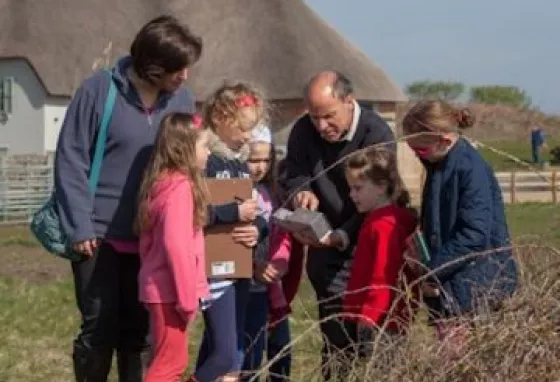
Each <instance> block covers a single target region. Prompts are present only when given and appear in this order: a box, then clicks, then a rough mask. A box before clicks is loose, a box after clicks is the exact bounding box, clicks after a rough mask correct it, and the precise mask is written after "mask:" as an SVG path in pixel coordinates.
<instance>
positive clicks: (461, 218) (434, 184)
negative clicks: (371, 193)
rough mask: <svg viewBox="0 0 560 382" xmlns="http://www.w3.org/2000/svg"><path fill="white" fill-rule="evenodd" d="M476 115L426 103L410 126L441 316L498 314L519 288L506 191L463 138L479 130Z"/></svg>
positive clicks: (435, 303) (413, 113)
mask: <svg viewBox="0 0 560 382" xmlns="http://www.w3.org/2000/svg"><path fill="white" fill-rule="evenodd" d="M473 123H474V119H473V117H472V114H471V113H470V111H469V110H468V109H463V110H457V109H456V108H455V107H453V106H451V105H449V104H447V103H445V102H443V101H422V102H419V103H418V104H416V105H415V106H414V107H413V108H412V109H411V110H410V111H409V112H408V113H407V114H406V116H405V118H404V120H403V130H404V133H405V134H406V135H411V134H419V133H426V134H423V135H420V136H414V137H411V138H409V139H408V140H407V142H408V144H409V146H410V148H411V149H412V150H413V151H414V152H415V153H416V155H417V156H418V157H419V158H420V160H421V161H422V163H423V164H424V166H425V168H426V171H427V178H426V183H425V185H424V190H423V196H422V219H421V226H422V229H423V231H424V234H425V237H426V241H427V245H428V247H429V250H430V253H431V258H430V260H429V261H428V263H427V264H426V266H427V268H428V270H429V271H430V272H432V275H433V276H432V278H431V281H433V283H434V285H435V288H434V289H431V288H424V290H425V293H426V292H428V293H430V292H431V293H430V294H431V295H432V297H433V300H432V302H433V304H432V305H433V306H431V307H432V308H433V309H434V312H435V313H436V314H437V315H438V316H439V317H452V316H459V315H464V314H476V313H480V312H481V311H482V310H486V311H487V309H488V308H489V309H491V310H493V309H497V308H498V307H499V306H500V304H501V302H502V301H503V300H504V299H505V298H507V297H509V296H510V295H511V294H512V293H513V292H514V290H515V288H516V286H517V266H516V264H515V261H514V259H513V257H512V250H511V241H510V236H509V232H508V226H507V222H506V217H505V212H504V203H503V200H502V192H501V190H500V187H499V185H498V182H497V180H496V177H495V176H494V172H493V170H492V168H490V166H489V165H488V164H487V163H486V162H485V161H484V159H483V158H482V157H481V155H480V154H479V153H478V152H477V151H476V150H475V149H474V148H473V147H472V146H471V145H470V144H469V143H468V141H467V140H465V139H464V138H462V137H461V136H460V134H459V132H458V131H459V129H464V128H468V127H470V126H472V125H473Z"/></svg>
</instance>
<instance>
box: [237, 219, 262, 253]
mask: <svg viewBox="0 0 560 382" xmlns="http://www.w3.org/2000/svg"><path fill="white" fill-rule="evenodd" d="M231 236H232V237H233V241H235V242H236V243H238V244H242V245H244V246H245V247H247V248H253V247H254V246H255V245H257V240H258V238H259V230H258V229H257V227H256V226H255V225H252V224H251V225H246V226H242V227H235V228H234V229H233V232H232V234H231Z"/></svg>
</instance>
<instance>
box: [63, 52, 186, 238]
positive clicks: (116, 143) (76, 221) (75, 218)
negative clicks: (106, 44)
mask: <svg viewBox="0 0 560 382" xmlns="http://www.w3.org/2000/svg"><path fill="white" fill-rule="evenodd" d="M130 66H131V59H130V58H129V57H125V58H123V59H121V60H119V62H118V63H117V65H116V66H115V67H114V68H113V70H112V77H113V81H114V82H115V85H116V87H117V90H118V92H117V98H116V100H115V107H114V109H113V114H112V118H111V123H110V124H109V126H108V131H107V142H106V147H105V153H104V156H103V164H102V165H101V171H100V175H99V185H98V187H97V191H96V193H95V195H90V193H89V191H88V181H87V177H88V173H89V169H90V164H91V161H92V159H93V155H92V154H93V151H94V146H95V141H96V137H97V132H98V130H99V124H100V121H101V117H102V115H103V107H104V105H105V100H106V98H107V93H108V91H109V83H110V82H109V81H110V78H109V76H108V75H107V73H106V72H105V71H99V72H97V73H95V74H93V75H92V76H91V77H89V78H88V79H86V80H85V81H84V82H83V83H82V85H81V86H80V88H79V89H78V90H77V91H76V93H75V94H74V97H73V98H72V101H71V102H70V105H69V106H68V110H67V111H66V117H65V118H64V123H63V124H62V129H61V131H60V135H59V137H58V145H57V149H56V159H55V163H54V170H55V171H54V172H55V177H54V178H55V179H54V181H55V189H56V202H57V209H58V213H59V216H60V221H61V224H62V227H63V229H64V232H65V233H66V235H67V236H68V238H69V240H70V242H72V243H75V242H78V241H82V240H86V239H93V238H96V237H101V238H109V239H121V240H129V239H134V238H135V235H134V233H133V230H132V228H133V227H132V226H133V224H132V223H133V220H134V216H135V214H136V202H137V193H138V189H139V188H140V181H141V179H142V174H143V172H144V168H145V166H146V164H147V162H148V159H149V157H150V153H151V151H152V147H153V143H154V140H155V137H156V134H157V132H158V129H159V123H160V121H161V119H162V118H163V117H164V116H165V115H166V114H168V113H170V112H193V111H194V98H193V97H192V95H191V93H190V92H189V91H188V90H187V89H186V88H185V87H181V88H180V89H178V90H177V91H176V92H175V93H173V94H170V93H162V94H161V95H160V97H159V98H158V100H157V102H156V105H155V107H154V109H153V110H145V109H144V107H143V105H142V102H141V100H140V97H139V95H138V92H137V91H136V89H135V88H134V86H133V85H132V84H131V82H130V81H129V79H128V77H127V75H126V72H127V70H128V69H129V68H130Z"/></svg>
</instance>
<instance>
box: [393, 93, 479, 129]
mask: <svg viewBox="0 0 560 382" xmlns="http://www.w3.org/2000/svg"><path fill="white" fill-rule="evenodd" d="M474 123H475V118H474V115H473V113H472V112H471V111H470V109H468V108H457V107H455V106H453V105H451V104H450V103H448V102H445V101H442V100H425V101H420V102H418V103H417V104H415V105H414V106H413V107H412V108H410V110H409V111H408V112H407V113H406V115H405V116H404V118H403V122H402V124H403V131H404V133H405V134H406V135H409V134H418V133H424V132H430V133H443V134H445V133H457V132H459V130H463V129H468V128H469V127H472V126H473V125H474Z"/></svg>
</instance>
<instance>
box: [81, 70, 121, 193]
mask: <svg viewBox="0 0 560 382" xmlns="http://www.w3.org/2000/svg"><path fill="white" fill-rule="evenodd" d="M116 97H117V88H116V86H115V82H114V81H113V77H112V75H111V73H109V92H108V93H107V98H106V99H105V107H104V108H103V117H102V118H101V124H100V125H99V132H98V133H97V140H96V142H95V153H94V155H93V161H92V163H91V169H90V173H89V179H88V187H89V191H90V192H91V193H95V190H96V188H97V183H98V182H99V172H100V171H101V163H102V162H103V155H104V154H105V143H106V142H107V130H108V127H109V122H110V121H111V116H112V114H113V106H115V99H116Z"/></svg>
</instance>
